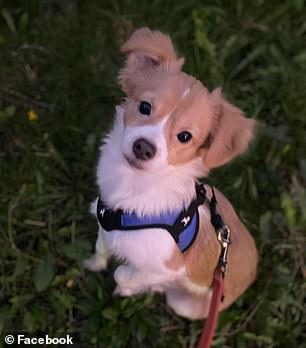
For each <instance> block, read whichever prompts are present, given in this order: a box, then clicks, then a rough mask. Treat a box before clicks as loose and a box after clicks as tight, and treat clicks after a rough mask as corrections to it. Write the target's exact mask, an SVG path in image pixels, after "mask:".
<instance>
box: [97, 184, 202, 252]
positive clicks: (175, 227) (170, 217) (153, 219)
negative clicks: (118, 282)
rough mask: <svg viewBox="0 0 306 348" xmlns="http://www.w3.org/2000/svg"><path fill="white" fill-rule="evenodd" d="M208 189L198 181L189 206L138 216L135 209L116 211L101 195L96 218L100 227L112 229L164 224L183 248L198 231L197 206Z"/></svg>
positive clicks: (152, 226) (138, 228)
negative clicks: (110, 207)
mask: <svg viewBox="0 0 306 348" xmlns="http://www.w3.org/2000/svg"><path fill="white" fill-rule="evenodd" d="M205 199H206V191H205V188H204V185H203V184H197V185H196V198H195V199H194V200H193V201H192V202H191V203H190V205H189V207H188V208H187V209H183V210H182V211H179V212H168V213H167V212H166V213H161V214H159V215H156V216H151V215H145V216H138V215H137V214H135V213H125V212H124V211H122V210H120V209H119V210H116V211H113V210H111V209H109V208H107V207H106V205H105V203H104V202H103V201H102V199H101V198H100V197H99V198H98V201H97V219H98V221H99V223H100V225H101V227H102V228H103V229H104V230H105V231H107V232H111V231H114V230H119V231H131V230H140V229H147V228H162V229H165V230H167V231H168V232H169V233H170V235H171V236H172V237H173V239H174V240H175V242H176V243H177V245H178V247H179V249H180V250H181V251H182V252H184V251H186V250H187V249H188V248H189V247H190V246H191V245H192V243H193V242H194V240H195V239H196V237H197V234H198V231H199V212H198V207H199V206H200V205H202V204H203V203H204V202H205Z"/></svg>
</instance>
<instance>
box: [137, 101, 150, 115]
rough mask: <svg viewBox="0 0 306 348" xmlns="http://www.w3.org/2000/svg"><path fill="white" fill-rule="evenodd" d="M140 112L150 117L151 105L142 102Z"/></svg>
mask: <svg viewBox="0 0 306 348" xmlns="http://www.w3.org/2000/svg"><path fill="white" fill-rule="evenodd" d="M138 110H139V112H140V113H141V114H143V115H148V116H149V115H150V114H151V104H150V103H148V102H146V101H142V102H140V104H139V106H138Z"/></svg>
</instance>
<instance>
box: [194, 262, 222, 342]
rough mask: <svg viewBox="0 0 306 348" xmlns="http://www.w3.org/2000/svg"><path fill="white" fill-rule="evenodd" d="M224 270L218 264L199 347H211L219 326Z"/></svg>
mask: <svg viewBox="0 0 306 348" xmlns="http://www.w3.org/2000/svg"><path fill="white" fill-rule="evenodd" d="M223 285H224V272H223V271H222V269H221V268H220V267H219V266H217V267H216V269H215V272H214V280H213V295H212V299H211V303H210V307H209V313H208V317H207V319H206V321H205V324H204V328H203V332H202V335H201V338H200V341H199V343H198V346H197V348H209V347H210V345H211V341H212V339H213V337H214V333H215V330H216V326H217V321H218V317H219V305H220V302H221V299H222V295H223Z"/></svg>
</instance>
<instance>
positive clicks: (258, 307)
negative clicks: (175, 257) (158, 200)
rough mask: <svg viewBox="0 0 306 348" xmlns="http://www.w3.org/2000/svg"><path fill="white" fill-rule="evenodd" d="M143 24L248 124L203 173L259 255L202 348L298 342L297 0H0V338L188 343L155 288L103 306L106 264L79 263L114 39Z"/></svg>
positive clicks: (304, 70) (191, 332)
mask: <svg viewBox="0 0 306 348" xmlns="http://www.w3.org/2000/svg"><path fill="white" fill-rule="evenodd" d="M144 25H145V26H149V27H151V28H156V29H160V30H162V31H164V32H167V33H169V34H170V35H171V37H172V38H173V40H174V42H175V44H176V46H177V48H178V51H179V52H180V53H181V55H184V56H185V57H186V64H185V67H184V69H185V71H187V72H189V73H191V74H193V75H195V76H196V77H198V78H199V79H200V80H202V81H203V83H204V84H205V85H206V86H207V87H208V88H209V89H212V88H214V87H217V86H222V89H223V92H224V94H225V95H226V97H227V98H228V99H229V100H231V101H232V102H234V103H236V104H237V105H239V107H241V108H242V109H243V110H244V111H245V113H246V114H247V115H248V116H250V117H253V118H255V119H257V120H258V123H259V125H260V126H259V127H258V132H257V135H256V140H255V142H254V143H253V145H252V146H251V148H250V150H249V152H248V153H247V155H245V156H243V157H241V158H239V159H238V160H236V161H234V162H233V163H231V164H230V165H228V166H225V167H224V168H221V169H218V170H216V171H215V172H213V173H212V175H211V176H210V177H209V181H210V182H211V183H213V184H214V185H215V186H217V187H218V188H219V189H221V190H222V191H223V192H224V193H225V194H226V195H227V196H228V197H229V198H230V200H231V201H232V202H233V204H234V206H235V207H236V209H237V211H238V212H239V214H240V216H241V218H242V220H243V221H244V222H245V224H246V225H247V226H248V228H249V229H250V231H251V232H252V234H253V235H254V237H255V239H256V243H257V246H258V249H259V251H260V264H259V272H258V277H257V281H256V283H255V284H254V285H253V286H252V287H251V288H250V289H249V290H248V291H247V292H246V293H245V294H244V296H243V297H241V298H240V299H239V300H238V301H237V302H236V303H235V304H234V305H233V306H232V307H231V308H230V309H229V310H227V311H226V312H224V313H223V314H222V315H221V318H220V322H219V326H218V331H217V333H216V336H215V339H214V344H213V347H228V348H229V347H232V348H246V347H247V348H260V347H269V348H272V347H273V348H274V347H281V348H287V347H301V348H302V347H306V343H305V342H306V334H305V325H306V315H305V307H304V301H305V290H306V284H305V276H306V270H305V241H306V237H305V230H306V210H305V207H306V189H305V182H306V157H305V150H306V136H305V131H306V46H305V42H306V6H305V3H304V1H302V0H291V1H289V0H287V1H281V2H280V1H264V0H260V1H249V2H248V1H242V0H233V1H225V0H223V1H222V0H214V1H212V0H211V1H209V0H207V1H196V0H189V1H174V0H152V1H141V0H135V1H129V0H113V1H111V0H91V1H80V0H79V1H77V0H65V1H60V0H15V1H12V0H1V1H0V255H1V261H0V269H1V271H0V287H1V288H0V289H1V290H0V334H1V333H2V334H3V333H5V332H9V331H17V330H22V331H27V332H36V331H43V332H47V333H48V334H49V335H59V334H60V333H67V332H73V333H74V334H75V335H76V337H77V341H78V342H81V345H80V346H81V347H85V348H87V347H88V348H90V347H106V348H108V347H111V348H117V347H118V348H121V347H128V348H139V347H143V348H145V347H146V348H150V347H152V348H157V347H160V348H162V347H164V348H166V347H167V348H171V347H185V348H192V347H195V346H196V341H197V339H198V336H199V334H200V331H201V326H202V323H201V322H200V321H197V322H190V321H188V320H184V319H181V318H179V317H178V316H176V315H175V314H173V313H172V312H171V310H169V309H168V308H167V307H166V306H165V301H164V298H163V297H162V296H160V295H154V296H153V295H146V296H141V297H134V298H131V299H119V298H113V297H112V295H111V294H112V291H113V289H114V282H113V278H112V270H113V269H114V264H112V265H111V267H110V271H109V272H107V273H99V274H92V273H89V272H86V271H85V270H84V269H83V267H82V264H81V261H82V259H84V258H85V257H87V256H89V255H90V253H91V251H92V246H93V244H94V241H95V239H96V223H95V221H94V219H93V218H92V217H91V216H90V215H89V213H88V210H89V203H90V202H91V200H93V199H94V198H95V196H96V195H97V187H96V185H95V165H96V162H97V156H98V148H99V145H100V143H101V141H100V139H101V137H102V136H103V134H105V133H106V132H107V130H108V129H109V127H110V125H111V120H112V117H113V111H114V105H115V104H116V103H118V102H119V101H120V99H121V97H122V96H123V94H122V92H121V91H120V89H119V87H118V85H117V82H116V76H117V73H118V70H119V68H120V66H121V64H122V61H123V57H122V56H121V55H120V53H119V46H120V44H121V43H122V42H123V41H124V40H125V39H126V38H127V37H128V35H129V34H130V33H131V32H132V31H133V30H134V29H135V28H138V27H140V26H144ZM1 344H2V342H1V343H0V347H1Z"/></svg>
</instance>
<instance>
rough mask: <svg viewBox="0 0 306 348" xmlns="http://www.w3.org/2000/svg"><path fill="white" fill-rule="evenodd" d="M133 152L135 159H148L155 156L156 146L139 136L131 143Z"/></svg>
mask: <svg viewBox="0 0 306 348" xmlns="http://www.w3.org/2000/svg"><path fill="white" fill-rule="evenodd" d="M133 152H134V155H135V157H136V158H137V159H140V160H143V161H148V160H150V159H152V158H153V157H154V156H155V153H156V147H155V146H154V145H152V144H151V143H149V142H148V140H146V139H144V138H139V139H137V140H136V141H135V142H134V144H133Z"/></svg>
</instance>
